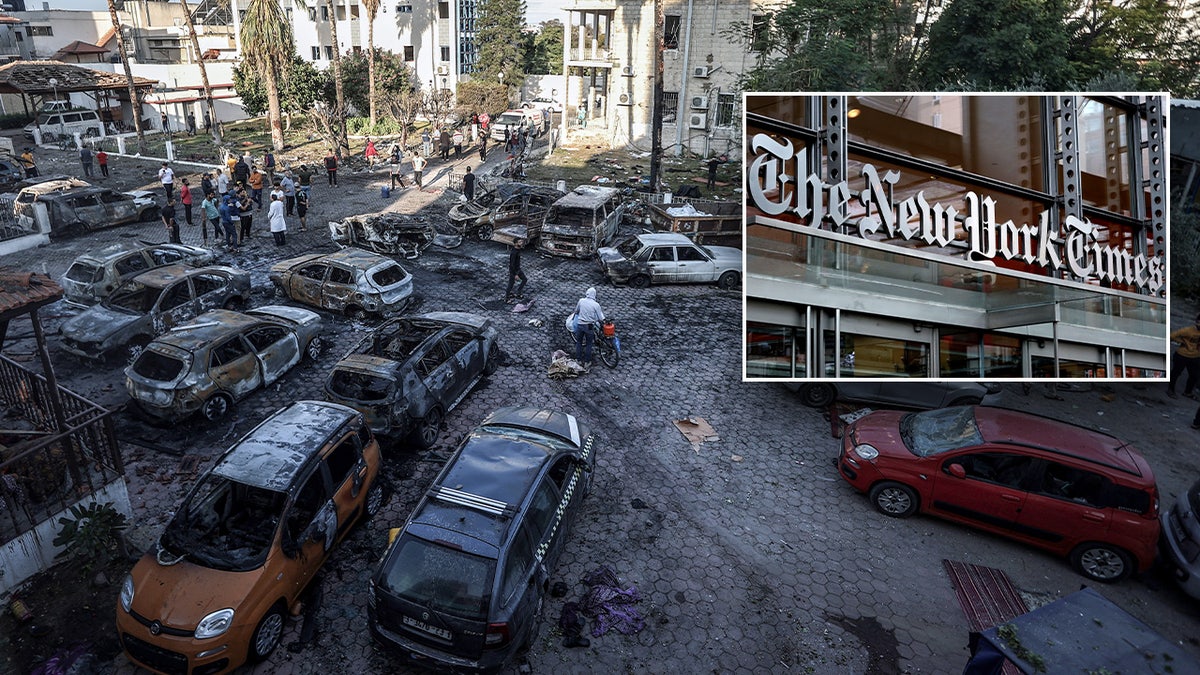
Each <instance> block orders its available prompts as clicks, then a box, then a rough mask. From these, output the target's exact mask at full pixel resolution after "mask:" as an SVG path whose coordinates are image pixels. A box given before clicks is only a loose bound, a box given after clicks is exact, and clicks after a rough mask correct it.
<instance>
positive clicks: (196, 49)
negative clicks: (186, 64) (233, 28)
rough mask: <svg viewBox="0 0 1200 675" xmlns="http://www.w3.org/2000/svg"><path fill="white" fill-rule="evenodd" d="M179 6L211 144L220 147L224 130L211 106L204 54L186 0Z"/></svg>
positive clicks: (181, 1) (180, 2) (210, 93)
mask: <svg viewBox="0 0 1200 675" xmlns="http://www.w3.org/2000/svg"><path fill="white" fill-rule="evenodd" d="M179 4H180V6H181V7H182V9H183V16H184V19H185V20H186V21H187V28H188V39H189V40H191V43H192V52H193V53H194V54H195V55H196V63H197V64H198V65H199V66H200V83H201V84H203V85H204V102H205V104H206V105H207V107H208V117H209V119H211V120H212V135H213V142H214V143H216V144H217V145H220V144H221V136H222V135H223V134H224V129H222V127H221V120H220V118H218V117H217V108H216V106H215V105H214V104H213V95H212V85H210V84H209V83H208V67H207V66H205V65H204V54H203V52H201V51H200V41H199V40H198V39H197V38H196V24H195V23H193V21H192V10H191V9H190V8H189V7H188V1H187V0H179Z"/></svg>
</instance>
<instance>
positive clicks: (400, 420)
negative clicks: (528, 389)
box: [325, 312, 500, 447]
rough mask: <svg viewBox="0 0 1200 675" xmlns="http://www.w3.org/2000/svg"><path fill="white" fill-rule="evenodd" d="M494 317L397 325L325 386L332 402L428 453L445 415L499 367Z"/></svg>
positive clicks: (444, 315) (447, 317) (365, 344)
mask: <svg viewBox="0 0 1200 675" xmlns="http://www.w3.org/2000/svg"><path fill="white" fill-rule="evenodd" d="M496 337H497V330H496V328H495V326H493V325H492V322H491V320H490V319H487V318H484V317H482V316H479V315H476V314H467V313H464V312H433V313H429V314H422V315H420V316H414V317H405V318H399V319H393V320H392V321H389V322H388V323H385V324H384V325H382V326H380V327H379V329H378V330H376V331H375V332H374V333H373V334H371V335H369V336H367V337H366V338H365V339H364V340H363V341H362V342H360V343H359V344H358V345H357V346H356V347H354V349H352V350H351V351H350V353H349V354H347V355H346V357H345V358H343V359H342V360H341V361H340V362H338V364H337V365H336V366H334V368H333V370H332V371H331V372H330V374H329V377H328V379H327V380H326V381H325V396H326V398H328V399H329V400H331V401H336V402H338V403H341V404H343V405H348V406H350V407H352V408H355V409H357V410H359V411H361V412H362V413H363V414H364V415H365V416H366V419H367V422H368V423H369V424H370V425H371V428H372V429H374V430H375V431H377V432H379V433H385V434H388V435H392V436H397V437H398V436H403V435H405V434H408V433H412V434H413V437H414V440H415V442H416V443H417V444H418V445H420V446H422V447H429V446H431V445H433V444H434V443H436V442H437V438H438V435H439V433H440V427H441V423H442V420H443V419H444V417H445V414H446V413H447V412H448V411H450V410H452V409H453V408H454V406H455V405H457V404H458V403H459V401H461V400H462V399H463V398H465V397H466V395H467V394H468V393H469V392H470V391H471V389H472V388H473V387H474V386H475V383H476V382H478V381H479V380H480V379H481V378H482V377H483V376H485V375H489V374H491V373H492V372H494V371H495V369H496V367H497V366H498V365H499V363H498V359H499V356H500V348H499V346H498V345H497V342H496Z"/></svg>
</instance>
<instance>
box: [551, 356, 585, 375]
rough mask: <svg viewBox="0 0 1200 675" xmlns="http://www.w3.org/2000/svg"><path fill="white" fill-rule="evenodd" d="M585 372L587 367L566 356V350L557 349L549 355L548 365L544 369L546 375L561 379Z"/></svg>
mask: <svg viewBox="0 0 1200 675" xmlns="http://www.w3.org/2000/svg"><path fill="white" fill-rule="evenodd" d="M586 372H587V369H586V368H584V367H583V364H581V363H579V362H578V361H576V360H575V359H573V358H571V357H569V356H567V353H566V352H564V351H563V350H561V349H559V350H557V351H555V352H554V353H553V354H551V355H550V367H549V368H548V369H547V370H546V375H548V376H549V377H551V378H553V379H556V380H561V379H563V378H567V377H579V376H580V375H582V374H583V373H586Z"/></svg>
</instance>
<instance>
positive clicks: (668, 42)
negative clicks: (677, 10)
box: [663, 14, 682, 49]
mask: <svg viewBox="0 0 1200 675" xmlns="http://www.w3.org/2000/svg"><path fill="white" fill-rule="evenodd" d="M681 23H682V22H681V21H680V17H679V15H678V14H668V15H666V16H665V17H663V49H679V27H680V24H681Z"/></svg>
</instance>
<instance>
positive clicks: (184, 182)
mask: <svg viewBox="0 0 1200 675" xmlns="http://www.w3.org/2000/svg"><path fill="white" fill-rule="evenodd" d="M179 203H180V204H183V219H184V220H186V221H187V224H188V227H191V226H193V225H195V223H193V222H192V190H191V188H189V187H188V179H186V178H180V179H179Z"/></svg>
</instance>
